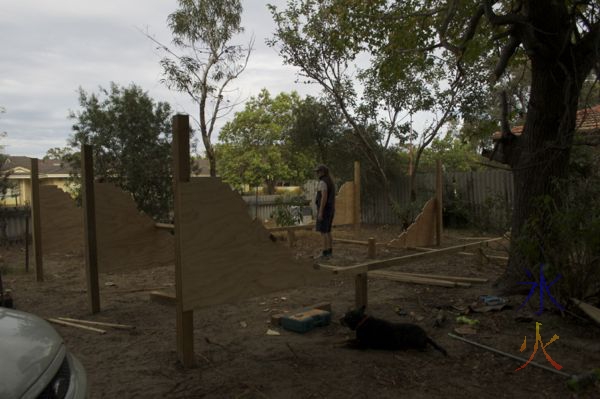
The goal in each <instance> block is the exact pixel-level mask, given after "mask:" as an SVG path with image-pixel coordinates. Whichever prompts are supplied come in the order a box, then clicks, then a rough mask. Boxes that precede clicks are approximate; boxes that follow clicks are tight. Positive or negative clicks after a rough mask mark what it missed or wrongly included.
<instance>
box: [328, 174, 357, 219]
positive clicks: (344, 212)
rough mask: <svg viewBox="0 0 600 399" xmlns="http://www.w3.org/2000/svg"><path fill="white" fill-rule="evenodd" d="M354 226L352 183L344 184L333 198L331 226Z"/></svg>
mask: <svg viewBox="0 0 600 399" xmlns="http://www.w3.org/2000/svg"><path fill="white" fill-rule="evenodd" d="M348 224H354V182H346V183H344V184H342V187H340V189H339V191H338V194H337V195H336V197H335V215H334V216H333V225H334V226H342V225H348Z"/></svg>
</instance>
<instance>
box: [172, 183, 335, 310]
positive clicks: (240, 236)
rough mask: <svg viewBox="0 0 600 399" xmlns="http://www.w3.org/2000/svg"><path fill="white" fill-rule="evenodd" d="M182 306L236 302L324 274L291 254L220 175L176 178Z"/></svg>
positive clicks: (324, 275)
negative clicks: (177, 179)
mask: <svg viewBox="0 0 600 399" xmlns="http://www.w3.org/2000/svg"><path fill="white" fill-rule="evenodd" d="M178 195H179V201H180V207H181V208H180V209H181V214H180V217H179V223H180V234H181V245H180V247H181V273H182V293H183V294H182V301H183V308H184V310H192V309H194V308H199V307H204V306H211V305H217V304H222V303H232V302H237V301H240V300H243V299H246V298H250V297H255V296H260V295H264V294H267V293H270V292H274V291H279V290H283V289H288V288H293V287H298V286H303V285H308V284H311V283H313V282H317V281H322V280H323V279H325V278H327V275H326V274H325V273H319V272H318V271H316V270H314V268H313V266H312V264H310V263H309V262H305V261H300V260H297V259H295V257H294V255H293V254H292V252H291V251H290V250H289V248H287V247H286V246H283V245H281V244H278V243H274V242H272V241H271V240H270V239H269V232H268V231H267V229H265V228H264V227H263V226H262V224H261V223H260V222H259V221H253V220H252V219H251V218H250V216H249V215H248V211H247V209H246V204H245V202H244V201H243V200H242V198H241V197H240V196H239V195H238V194H237V193H235V192H234V191H232V190H231V189H230V188H229V186H228V185H226V184H224V183H222V182H221V181H220V179H218V178H196V179H192V181H191V182H189V183H180V184H179V194H178Z"/></svg>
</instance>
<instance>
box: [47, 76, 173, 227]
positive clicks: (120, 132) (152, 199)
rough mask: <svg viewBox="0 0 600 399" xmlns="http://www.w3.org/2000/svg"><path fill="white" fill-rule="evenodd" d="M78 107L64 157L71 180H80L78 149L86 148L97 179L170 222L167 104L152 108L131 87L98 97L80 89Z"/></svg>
mask: <svg viewBox="0 0 600 399" xmlns="http://www.w3.org/2000/svg"><path fill="white" fill-rule="evenodd" d="M79 105H80V106H81V110H80V111H78V112H71V114H70V117H71V119H73V120H74V124H73V131H74V133H73V134H72V136H71V137H70V138H69V145H70V146H71V148H72V150H73V153H72V154H67V155H66V156H67V159H68V161H69V163H70V164H71V166H72V168H73V175H74V179H75V181H76V182H77V180H78V179H79V176H80V170H81V155H80V153H79V151H80V149H81V146H82V145H83V144H90V145H92V146H93V154H94V173H95V176H96V178H97V179H102V180H104V181H106V182H112V183H115V184H116V185H117V186H119V187H121V188H122V189H124V190H125V191H128V192H130V193H131V194H132V195H133V198H134V200H135V202H136V203H137V205H138V209H140V210H141V211H144V212H145V213H147V214H148V215H150V216H152V217H154V218H156V219H161V220H166V219H168V218H169V211H170V210H171V209H172V198H173V192H172V170H171V123H170V116H171V107H170V106H169V104H168V103H165V102H158V103H155V102H154V100H152V99H151V98H150V97H149V96H148V94H147V93H146V92H144V91H143V90H142V89H141V88H140V87H139V86H136V85H135V84H131V85H130V86H129V87H119V86H118V85H116V84H115V83H111V85H110V88H109V89H103V88H100V91H99V93H91V94H88V93H86V92H85V91H84V90H83V89H80V90H79ZM59 152H61V153H62V152H63V150H61V151H59ZM63 159H64V158H63ZM77 191H79V190H77Z"/></svg>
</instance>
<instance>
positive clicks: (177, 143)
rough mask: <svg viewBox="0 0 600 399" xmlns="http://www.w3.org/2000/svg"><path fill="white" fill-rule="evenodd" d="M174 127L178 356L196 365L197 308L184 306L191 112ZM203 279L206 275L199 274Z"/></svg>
mask: <svg viewBox="0 0 600 399" xmlns="http://www.w3.org/2000/svg"><path fill="white" fill-rule="evenodd" d="M172 129H173V143H172V149H173V180H174V187H175V201H174V202H175V204H174V205H175V297H176V298H177V303H176V306H175V313H176V336H177V357H178V358H179V361H180V362H181V364H182V365H183V367H193V366H194V364H195V361H194V312H193V311H192V310H191V309H189V310H186V309H184V297H183V280H184V277H183V260H182V257H183V254H182V250H183V244H182V234H181V223H182V211H183V209H182V203H181V202H182V194H181V185H182V184H184V183H186V182H189V181H190V121H189V116H188V115H180V114H178V115H175V116H173V118H172ZM197 278H199V279H202V275H199V276H197Z"/></svg>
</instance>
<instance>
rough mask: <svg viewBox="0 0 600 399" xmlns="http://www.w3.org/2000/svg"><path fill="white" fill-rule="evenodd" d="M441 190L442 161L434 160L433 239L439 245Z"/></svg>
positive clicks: (442, 186)
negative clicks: (434, 208)
mask: <svg viewBox="0 0 600 399" xmlns="http://www.w3.org/2000/svg"><path fill="white" fill-rule="evenodd" d="M443 191H444V183H443V178H442V161H441V160H439V159H438V160H437V161H436V173H435V206H436V218H435V240H436V244H437V246H438V247H439V246H440V245H442V234H443V233H444V232H443V230H444V228H443V209H444V206H443V204H444V202H443V199H442V197H443V194H442V193H443Z"/></svg>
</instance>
